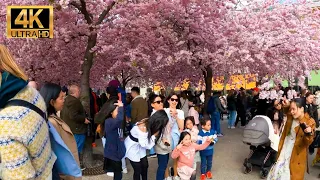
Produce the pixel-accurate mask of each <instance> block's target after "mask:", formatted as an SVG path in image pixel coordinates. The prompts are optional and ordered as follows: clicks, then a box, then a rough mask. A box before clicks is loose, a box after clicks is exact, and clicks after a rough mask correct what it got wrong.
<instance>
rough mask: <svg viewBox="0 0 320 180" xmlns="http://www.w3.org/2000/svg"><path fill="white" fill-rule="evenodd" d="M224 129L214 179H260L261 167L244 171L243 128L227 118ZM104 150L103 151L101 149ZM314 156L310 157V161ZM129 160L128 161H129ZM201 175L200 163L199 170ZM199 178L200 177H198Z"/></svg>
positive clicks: (98, 179)
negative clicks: (229, 125)
mask: <svg viewBox="0 0 320 180" xmlns="http://www.w3.org/2000/svg"><path fill="white" fill-rule="evenodd" d="M221 126H222V130H223V133H224V134H225V136H224V137H221V138H219V141H218V143H217V144H216V145H215V154H214V158H213V170H212V173H213V179H216V180H257V179H260V176H259V168H254V170H253V172H251V173H250V174H244V173H243V165H242V163H243V160H244V159H245V158H246V157H247V156H248V155H249V152H250V150H249V146H248V145H245V144H243V143H242V131H243V130H242V129H240V128H237V129H227V120H224V121H222V125H221ZM101 152H102V151H101ZM313 157H314V156H310V157H309V162H311V161H312V158H313ZM148 160H149V174H148V175H149V179H150V180H155V174H156V171H157V159H156V158H153V159H148ZM127 162H128V161H127ZM127 167H128V171H129V172H128V174H124V176H123V179H124V180H132V173H133V170H132V168H131V165H130V164H127ZM197 173H198V175H197V177H199V165H198V170H197ZM319 173H320V166H316V167H311V166H310V175H308V174H307V175H306V178H305V179H306V180H316V179H318V178H317V176H318V174H319ZM83 179H84V180H112V179H113V178H111V177H108V176H107V175H100V176H95V177H84V178H83ZM197 179H198V178H197Z"/></svg>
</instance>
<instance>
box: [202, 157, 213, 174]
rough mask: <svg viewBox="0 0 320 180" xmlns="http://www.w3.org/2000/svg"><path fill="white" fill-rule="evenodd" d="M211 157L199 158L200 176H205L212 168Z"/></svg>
mask: <svg viewBox="0 0 320 180" xmlns="http://www.w3.org/2000/svg"><path fill="white" fill-rule="evenodd" d="M212 157H213V156H212V155H210V156H201V174H206V173H207V172H208V171H211V168H212Z"/></svg>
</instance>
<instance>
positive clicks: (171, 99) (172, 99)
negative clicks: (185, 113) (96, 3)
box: [170, 98, 179, 102]
mask: <svg viewBox="0 0 320 180" xmlns="http://www.w3.org/2000/svg"><path fill="white" fill-rule="evenodd" d="M170 101H175V102H178V101H179V99H174V98H170Z"/></svg>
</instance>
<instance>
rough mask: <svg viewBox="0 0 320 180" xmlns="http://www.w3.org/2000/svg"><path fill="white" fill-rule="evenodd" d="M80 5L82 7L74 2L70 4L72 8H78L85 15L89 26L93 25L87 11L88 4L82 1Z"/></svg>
mask: <svg viewBox="0 0 320 180" xmlns="http://www.w3.org/2000/svg"><path fill="white" fill-rule="evenodd" d="M80 3H81V5H80V4H78V3H76V2H75V1H72V2H71V3H70V4H71V5H72V6H74V7H75V8H77V9H78V10H79V11H80V12H81V13H82V14H83V15H84V18H85V19H86V21H87V23H88V24H92V19H91V17H90V14H89V12H88V10H87V7H86V2H85V1H84V0H80Z"/></svg>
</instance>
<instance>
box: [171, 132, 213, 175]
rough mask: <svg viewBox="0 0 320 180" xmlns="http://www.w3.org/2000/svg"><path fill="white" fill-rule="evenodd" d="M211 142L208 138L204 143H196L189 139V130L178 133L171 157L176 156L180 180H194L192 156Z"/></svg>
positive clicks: (194, 172) (174, 157)
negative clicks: (178, 137) (178, 138)
mask: <svg viewBox="0 0 320 180" xmlns="http://www.w3.org/2000/svg"><path fill="white" fill-rule="evenodd" d="M211 142H212V139H210V138H208V139H207V140H206V142H205V143H204V144H201V145H198V144H196V143H194V142H192V140H191V135H190V133H189V132H186V131H184V132H182V133H181V135H180V140H179V145H178V146H177V147H176V148H175V149H174V150H173V152H172V154H171V157H172V158H173V159H177V158H178V174H179V176H180V178H181V180H195V179H196V171H195V169H194V168H193V164H194V156H195V153H196V151H200V150H204V149H205V148H207V147H208V146H209V144H210V143H211Z"/></svg>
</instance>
